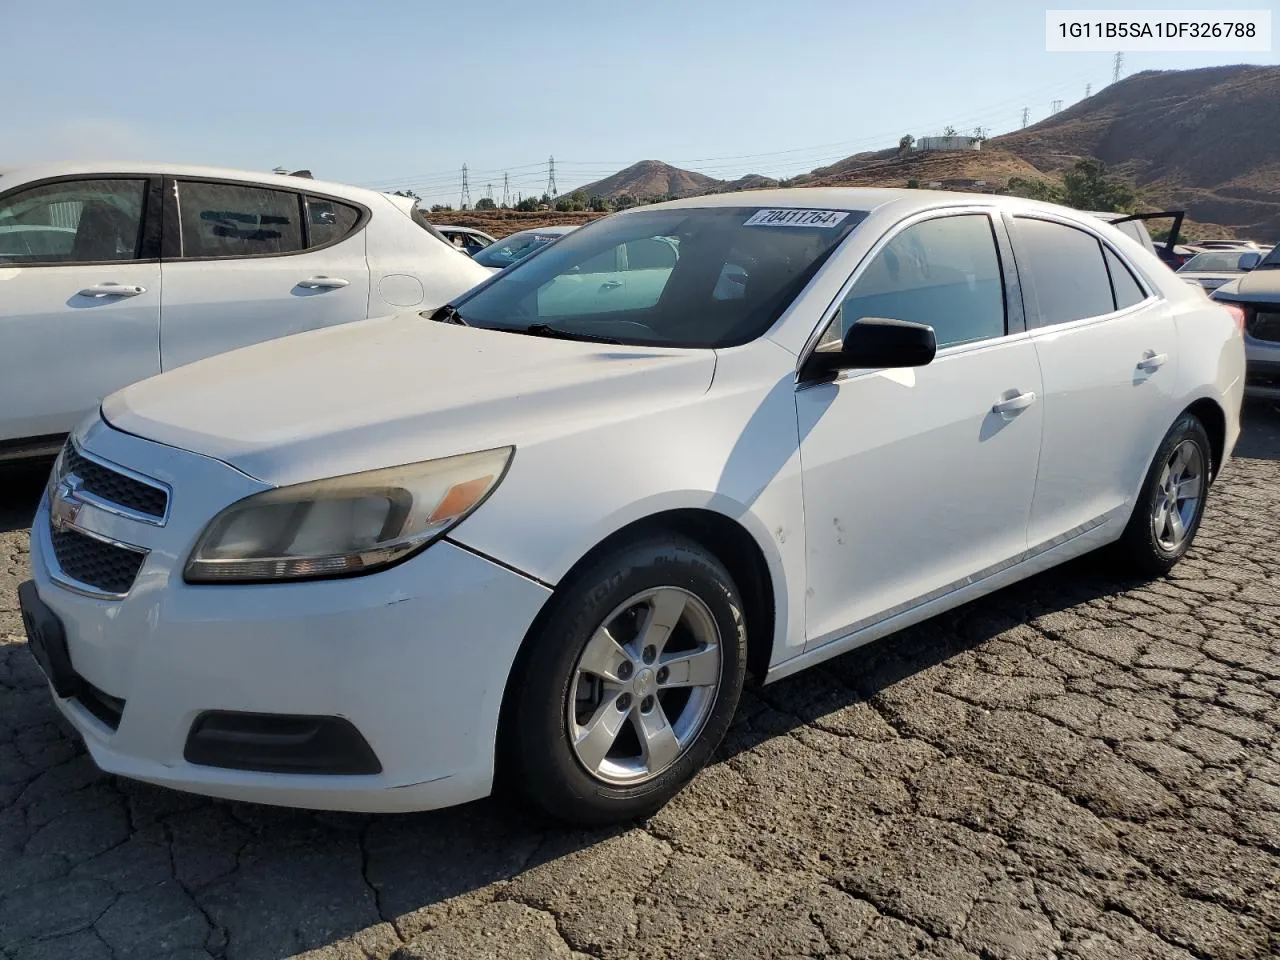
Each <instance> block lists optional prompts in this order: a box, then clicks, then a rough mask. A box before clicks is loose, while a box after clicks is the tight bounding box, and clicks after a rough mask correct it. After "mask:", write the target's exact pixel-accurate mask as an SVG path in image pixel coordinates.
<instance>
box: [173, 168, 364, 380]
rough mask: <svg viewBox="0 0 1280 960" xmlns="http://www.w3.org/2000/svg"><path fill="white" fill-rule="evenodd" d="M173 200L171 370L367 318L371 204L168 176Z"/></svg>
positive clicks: (251, 185) (257, 185)
mask: <svg viewBox="0 0 1280 960" xmlns="http://www.w3.org/2000/svg"><path fill="white" fill-rule="evenodd" d="M165 195H166V204H167V209H166V218H165V256H164V264H163V273H164V288H165V289H164V297H163V301H162V304H161V314H162V329H161V336H160V359H161V364H162V366H163V367H164V369H165V370H171V369H173V368H174V367H177V366H181V365H182V364H184V363H190V362H191V361H193V360H199V359H200V358H201V357H207V356H211V355H213V354H215V353H222V352H224V351H227V350H233V349H235V348H236V347H243V346H247V345H248V344H251V343H259V342H261V341H263V340H272V339H275V338H276V337H283V336H288V335H289V334H293V333H301V332H302V331H304V330H316V329H319V328H320V327H328V326H333V325H335V324H340V323H349V322H351V321H353V320H363V319H365V317H367V316H368V312H369V265H368V262H367V260H366V258H365V230H364V227H365V224H366V223H367V221H368V218H369V214H368V212H367V211H366V210H364V209H363V208H360V207H358V206H357V205H355V204H353V203H350V202H347V201H340V200H336V199H334V198H331V197H324V196H319V195H315V194H311V195H308V194H306V193H304V192H302V191H293V190H285V189H280V188H277V187H273V186H266V185H262V184H250V183H232V182H228V181H217V180H196V179H183V178H177V179H173V180H166V185H165Z"/></svg>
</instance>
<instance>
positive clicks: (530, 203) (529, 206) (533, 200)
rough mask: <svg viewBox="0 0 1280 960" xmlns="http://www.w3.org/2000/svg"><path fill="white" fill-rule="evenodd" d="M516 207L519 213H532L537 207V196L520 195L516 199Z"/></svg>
mask: <svg viewBox="0 0 1280 960" xmlns="http://www.w3.org/2000/svg"><path fill="white" fill-rule="evenodd" d="M516 209H517V210H519V211H520V212H521V213H533V212H534V211H535V210H537V209H538V198H537V197H521V198H520V199H519V200H518V201H516Z"/></svg>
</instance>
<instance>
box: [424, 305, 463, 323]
mask: <svg viewBox="0 0 1280 960" xmlns="http://www.w3.org/2000/svg"><path fill="white" fill-rule="evenodd" d="M431 319H432V320H434V321H436V322H437V323H456V324H457V325H458V326H460V327H465V326H467V321H465V320H463V319H462V314H460V313H459V312H458V308H457V307H455V306H454V305H453V304H452V303H446V304H445V305H444V306H443V307H441V308H440V309H439V310H437V311H436V312H435V313H433V314H431Z"/></svg>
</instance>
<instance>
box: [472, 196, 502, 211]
mask: <svg viewBox="0 0 1280 960" xmlns="http://www.w3.org/2000/svg"><path fill="white" fill-rule="evenodd" d="M476 209H477V210H497V209H498V205H497V204H496V203H494V202H493V198H492V197H481V198H480V199H479V200H477V201H476Z"/></svg>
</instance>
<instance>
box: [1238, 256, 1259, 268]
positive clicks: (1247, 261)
mask: <svg viewBox="0 0 1280 960" xmlns="http://www.w3.org/2000/svg"><path fill="white" fill-rule="evenodd" d="M1261 262H1262V254H1260V253H1256V252H1255V253H1242V254H1240V259H1239V260H1237V261H1236V269H1237V270H1252V269H1253V268H1254V267H1256V266H1257V265H1258V264H1260V263H1261Z"/></svg>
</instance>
